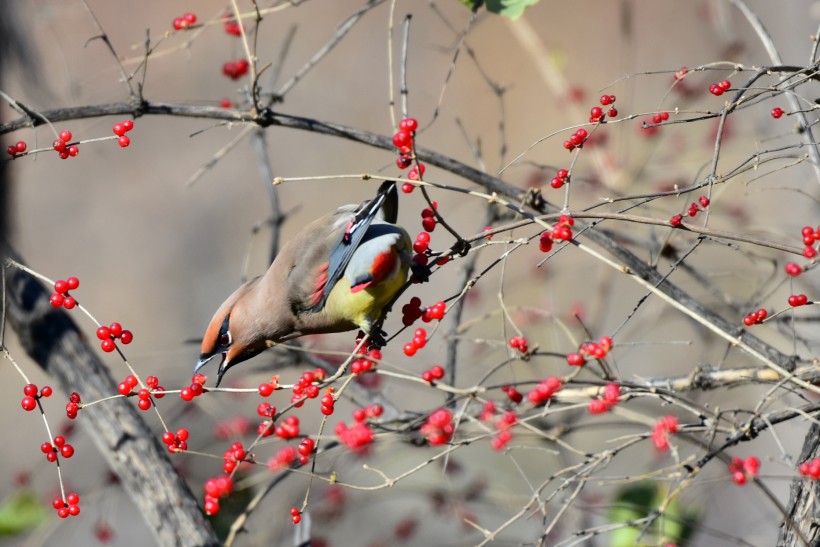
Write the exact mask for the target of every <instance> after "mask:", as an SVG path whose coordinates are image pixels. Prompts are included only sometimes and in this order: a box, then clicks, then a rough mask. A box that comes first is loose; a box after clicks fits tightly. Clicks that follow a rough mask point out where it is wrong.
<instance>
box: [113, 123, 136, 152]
mask: <svg viewBox="0 0 820 547" xmlns="http://www.w3.org/2000/svg"><path fill="white" fill-rule="evenodd" d="M132 129H134V121H133V120H125V121H122V122H118V123H115V124H114V127H112V128H111V130H112V131H114V134H115V135H116V136H117V137H119V138H118V139H117V144H119V145H120V147H121V148H126V147H127V146H128V145H129V144H131V139H130V138H129V137H128V135H126V133H128V132H129V131H131V130H132Z"/></svg>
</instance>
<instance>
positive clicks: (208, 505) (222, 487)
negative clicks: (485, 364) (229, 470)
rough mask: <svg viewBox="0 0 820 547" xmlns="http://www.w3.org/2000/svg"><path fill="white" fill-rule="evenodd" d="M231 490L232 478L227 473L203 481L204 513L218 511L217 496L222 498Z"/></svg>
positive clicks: (211, 513) (208, 513) (215, 512)
mask: <svg viewBox="0 0 820 547" xmlns="http://www.w3.org/2000/svg"><path fill="white" fill-rule="evenodd" d="M231 492H233V479H232V478H231V477H229V476H228V475H221V476H219V477H216V478H214V477H211V478H210V479H208V480H207V481H205V507H204V509H205V514H206V515H211V516H213V515H215V514H217V513H219V498H224V497H225V496H227V495H228V494H230V493H231Z"/></svg>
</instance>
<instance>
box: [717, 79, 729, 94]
mask: <svg viewBox="0 0 820 547" xmlns="http://www.w3.org/2000/svg"><path fill="white" fill-rule="evenodd" d="M718 87H719V88H720V89H722V90H723V91H726V90H728V89H729V88H731V87H732V83H731V82H730V81H729V80H723V81H722V82H720V83H718Z"/></svg>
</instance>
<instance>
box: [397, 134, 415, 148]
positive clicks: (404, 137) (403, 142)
mask: <svg viewBox="0 0 820 547" xmlns="http://www.w3.org/2000/svg"><path fill="white" fill-rule="evenodd" d="M412 143H413V135H411V134H410V132H409V131H397V132H396V134H395V135H393V144H394V145H395V146H396V148H401V147H402V146H410V145H411V144H412Z"/></svg>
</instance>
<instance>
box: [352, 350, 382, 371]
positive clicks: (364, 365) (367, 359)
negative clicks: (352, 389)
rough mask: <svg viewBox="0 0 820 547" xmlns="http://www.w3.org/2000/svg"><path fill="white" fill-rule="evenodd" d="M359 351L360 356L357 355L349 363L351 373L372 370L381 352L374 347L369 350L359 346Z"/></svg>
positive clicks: (380, 356)
mask: <svg viewBox="0 0 820 547" xmlns="http://www.w3.org/2000/svg"><path fill="white" fill-rule="evenodd" d="M359 353H360V354H361V355H362V357H358V358H356V359H354V360H353V362H352V363H350V372H352V373H353V374H364V373H365V372H370V371H371V370H373V367H374V366H376V362H377V361H380V360H381V358H382V352H381V351H379V350H377V349H375V348H373V349H371V350H365V348H360V349H359Z"/></svg>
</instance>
